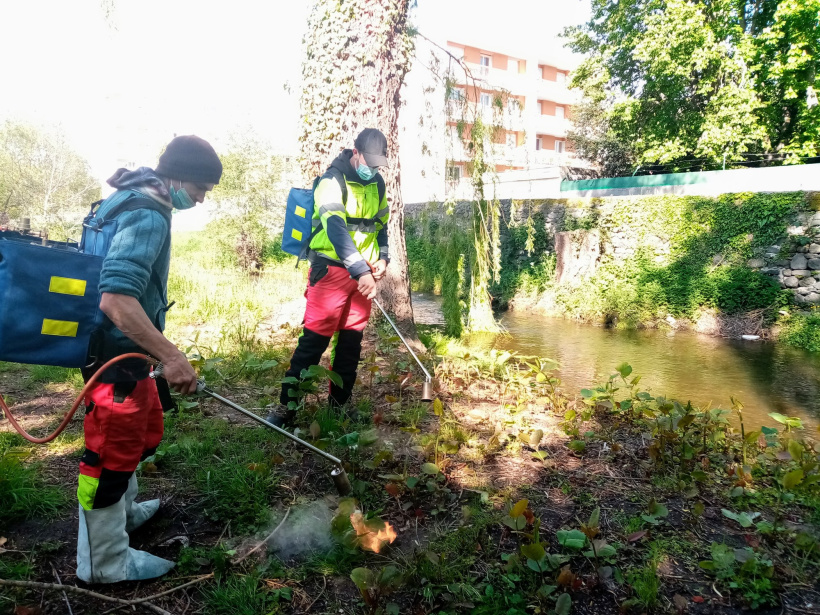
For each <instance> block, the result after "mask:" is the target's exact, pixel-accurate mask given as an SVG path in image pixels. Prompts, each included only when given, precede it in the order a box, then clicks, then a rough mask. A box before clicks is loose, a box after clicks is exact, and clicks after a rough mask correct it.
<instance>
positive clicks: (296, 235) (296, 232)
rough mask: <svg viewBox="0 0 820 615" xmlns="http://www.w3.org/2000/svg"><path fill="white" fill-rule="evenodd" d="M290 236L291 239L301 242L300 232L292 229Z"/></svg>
mask: <svg viewBox="0 0 820 615" xmlns="http://www.w3.org/2000/svg"><path fill="white" fill-rule="evenodd" d="M290 235H291V237H293V238H294V239H295V240H296V241H302V231H297V230H296V229H293V230H292V231H291V232H290Z"/></svg>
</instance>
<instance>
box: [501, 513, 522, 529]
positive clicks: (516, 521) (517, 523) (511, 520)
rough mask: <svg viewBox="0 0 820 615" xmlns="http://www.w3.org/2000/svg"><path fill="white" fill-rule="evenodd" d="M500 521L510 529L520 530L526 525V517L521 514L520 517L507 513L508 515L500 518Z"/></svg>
mask: <svg viewBox="0 0 820 615" xmlns="http://www.w3.org/2000/svg"><path fill="white" fill-rule="evenodd" d="M501 523H503V524H504V525H506V526H507V527H508V528H510V529H511V530H516V531H521V530H523V529H524V528H525V527H527V519H526V517H523V516H521V517H510V516H509V515H508V516H505V517H504V518H503V519H502V520H501Z"/></svg>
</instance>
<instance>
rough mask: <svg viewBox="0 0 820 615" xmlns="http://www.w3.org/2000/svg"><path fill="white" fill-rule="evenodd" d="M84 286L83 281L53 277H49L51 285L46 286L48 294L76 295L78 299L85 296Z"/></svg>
mask: <svg viewBox="0 0 820 615" xmlns="http://www.w3.org/2000/svg"><path fill="white" fill-rule="evenodd" d="M85 286H86V281H85V280H75V279H73V278H61V277H58V276H56V275H55V276H52V277H51V283H50V284H49V285H48V292H50V293H59V294H61V295H77V296H78V297H82V296H83V295H85Z"/></svg>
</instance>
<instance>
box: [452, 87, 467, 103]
mask: <svg viewBox="0 0 820 615" xmlns="http://www.w3.org/2000/svg"><path fill="white" fill-rule="evenodd" d="M450 100H454V101H456V102H461V101H462V100H464V88H453V89H451V90H450Z"/></svg>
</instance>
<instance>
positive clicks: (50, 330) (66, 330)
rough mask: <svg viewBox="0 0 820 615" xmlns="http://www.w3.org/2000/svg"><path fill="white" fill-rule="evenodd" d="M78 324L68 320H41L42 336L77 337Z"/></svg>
mask: <svg viewBox="0 0 820 615" xmlns="http://www.w3.org/2000/svg"><path fill="white" fill-rule="evenodd" d="M79 326H80V323H78V322H71V321H68V320H51V319H50V318H44V319H43V329H42V334H43V335H56V336H58V337H77V329H78V328H79Z"/></svg>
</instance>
